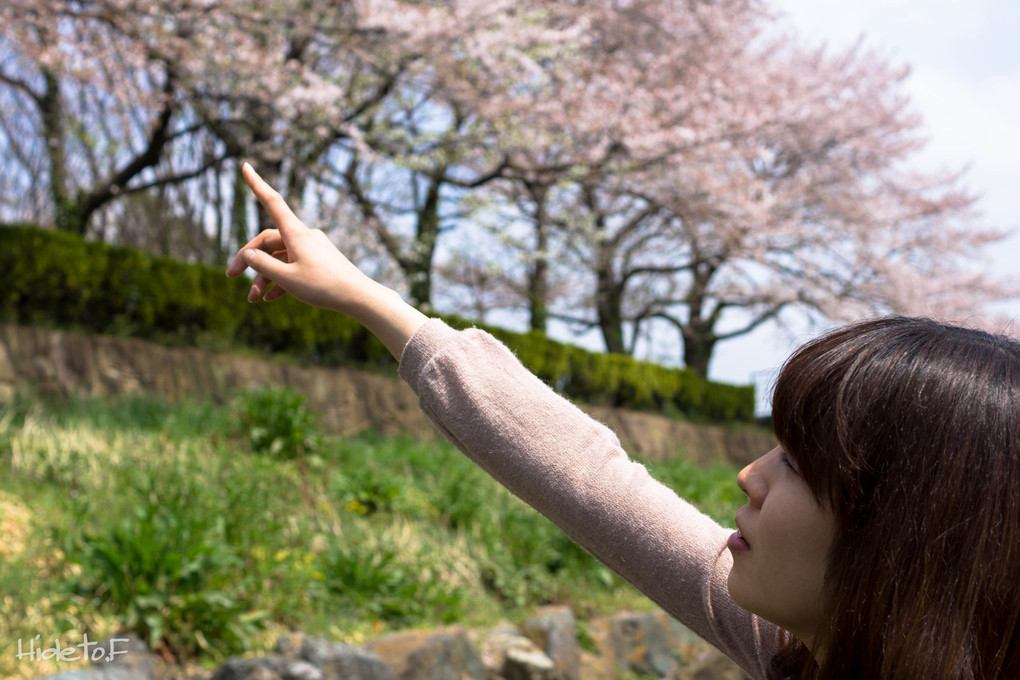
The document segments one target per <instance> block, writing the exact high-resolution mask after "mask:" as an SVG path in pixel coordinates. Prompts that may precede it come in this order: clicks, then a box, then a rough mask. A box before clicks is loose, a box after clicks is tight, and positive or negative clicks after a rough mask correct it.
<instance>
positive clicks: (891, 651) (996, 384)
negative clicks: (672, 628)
mask: <svg viewBox="0 0 1020 680" xmlns="http://www.w3.org/2000/svg"><path fill="white" fill-rule="evenodd" d="M772 417H773V425H774V428H775V434H776V437H777V439H778V440H779V442H780V444H781V445H782V446H783V447H784V448H785V449H786V450H787V451H788V452H789V454H790V456H791V457H792V458H793V459H794V461H795V463H796V465H797V467H798V470H799V471H800V473H801V475H802V476H803V478H804V480H805V482H806V483H807V485H808V486H809V487H810V488H811V490H812V491H813V493H814V494H815V497H816V498H817V499H818V500H819V502H820V503H822V504H823V505H825V506H827V507H828V508H830V509H831V511H832V513H833V516H834V518H835V521H836V526H837V529H836V537H835V539H834V541H833V544H832V546H831V548H830V551H829V562H828V568H827V572H826V582H825V591H824V597H825V602H824V611H825V616H824V623H823V624H822V629H821V630H819V631H818V634H817V635H816V640H821V641H822V643H823V645H824V647H823V649H824V650H825V653H824V656H823V658H822V660H821V662H820V663H819V664H818V665H815V663H814V661H813V660H812V658H811V653H810V652H809V651H808V650H807V649H806V648H805V647H804V646H803V645H802V644H800V643H796V642H792V643H789V644H787V645H785V646H784V647H783V648H782V649H781V650H780V652H779V653H778V654H777V655H776V657H775V658H774V659H773V668H772V670H771V671H770V675H771V676H773V677H784V676H786V677H795V678H827V679H830V678H831V679H834V678H840V679H843V678H868V679H871V680H875V679H880V678H897V679H904V680H908V679H909V680H913V679H919V680H920V679H923V680H949V679H953V680H962V679H964V678H967V679H975V680H993V679H1001V680H1005V679H1006V678H1011V679H1012V678H1020V345H1018V344H1017V343H1016V342H1014V341H1012V340H1009V339H1007V338H1004V337H1000V336H996V335H991V334H988V333H984V332H981V331H976V330H971V329H966V328H959V327H955V326H949V325H945V324H942V323H938V322H934V321H930V320H926V319H912V318H901V317H893V318H883V319H877V320H873V321H867V322H863V323H858V324H854V325H850V326H846V327H843V328H840V329H838V330H836V331H834V332H831V333H829V334H827V335H825V336H824V337H822V338H819V339H817V340H815V341H813V342H811V343H809V344H807V345H805V346H804V347H802V348H801V349H800V350H798V351H797V353H796V354H795V355H794V356H793V357H791V358H790V360H789V361H788V362H787V364H786V365H785V366H784V368H783V370H782V372H781V373H780V376H779V379H778V381H777V383H776V388H775V395H774V398H773V416H772Z"/></svg>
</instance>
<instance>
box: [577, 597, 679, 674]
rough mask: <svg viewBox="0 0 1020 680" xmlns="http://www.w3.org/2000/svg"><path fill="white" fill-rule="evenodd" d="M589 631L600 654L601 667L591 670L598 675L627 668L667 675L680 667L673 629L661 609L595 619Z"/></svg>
mask: <svg viewBox="0 0 1020 680" xmlns="http://www.w3.org/2000/svg"><path fill="white" fill-rule="evenodd" d="M667 620H668V619H667ZM588 632H589V635H590V637H591V638H592V641H593V642H594V643H595V645H596V647H597V648H598V653H599V656H600V657H601V664H600V666H601V667H599V668H591V669H590V670H591V671H592V672H595V673H598V675H599V677H606V673H618V672H627V671H634V672H636V673H642V674H645V675H654V676H658V677H665V676H667V675H670V674H671V673H672V672H673V671H674V670H675V669H676V667H677V656H676V650H675V647H674V644H675V636H674V632H673V631H672V630H671V629H670V627H668V626H667V625H664V620H663V619H660V614H659V612H638V613H635V612H625V613H622V614H617V615H616V616H613V617H610V618H608V619H595V620H593V621H592V622H591V623H590V625H589V629H588ZM610 677H611V675H610Z"/></svg>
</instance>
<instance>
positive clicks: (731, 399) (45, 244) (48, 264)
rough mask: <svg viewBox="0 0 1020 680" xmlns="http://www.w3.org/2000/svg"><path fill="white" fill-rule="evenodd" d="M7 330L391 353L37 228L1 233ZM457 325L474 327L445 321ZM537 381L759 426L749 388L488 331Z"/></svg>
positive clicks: (219, 274) (167, 263)
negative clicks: (12, 325)
mask: <svg viewBox="0 0 1020 680" xmlns="http://www.w3.org/2000/svg"><path fill="white" fill-rule="evenodd" d="M0 239H2V247H0V321H7V322H16V323H26V324H39V325H51V326H58V327H68V328H83V329H86V330H88V331H93V332H102V333H111V332H112V333H118V334H122V335H131V336H137V337H142V338H150V339H156V340H159V341H161V342H169V343H178V344H193V343H195V342H196V341H198V340H200V339H201V340H204V341H208V340H209V339H210V338H214V339H215V341H216V344H217V346H223V345H227V346H229V345H231V344H234V345H238V344H239V345H244V346H248V347H253V348H256V349H258V350H262V351H268V352H285V353H287V354H290V355H292V356H294V357H296V358H298V359H300V360H303V361H310V362H313V363H317V364H323V365H340V364H347V365H359V366H367V367H388V369H389V370H392V366H393V365H394V360H393V358H392V357H391V356H390V355H389V353H388V352H387V351H386V348H385V347H384V346H383V345H382V343H380V342H379V341H378V340H376V339H375V338H374V337H373V336H372V335H371V333H369V332H368V331H366V330H365V329H364V328H362V327H361V326H360V325H358V324H357V323H355V322H354V321H352V320H350V319H348V318H346V317H343V316H341V315H339V314H332V313H330V312H326V311H324V310H321V309H315V308H311V307H307V306H305V305H302V304H300V303H298V302H297V301H295V300H293V299H291V298H287V297H285V298H283V299H281V300H279V301H277V302H274V303H273V304H272V305H265V304H256V305H251V304H248V303H247V302H246V301H245V300H246V299H247V290H248V281H247V280H246V279H244V278H239V279H228V278H227V277H226V276H224V275H223V271H222V270H221V269H218V268H214V267H208V266H204V265H192V264H186V263H183V262H177V261H174V260H170V259H166V258H155V257H150V256H148V255H144V254H142V253H140V252H137V251H133V250H130V249H127V248H121V247H115V246H108V245H105V244H102V243H90V242H85V241H83V240H82V239H80V238H79V237H77V236H74V235H71V234H66V233H61V232H54V231H45V230H42V229H39V228H33V227H30V226H24V225H22V226H19V227H14V226H8V227H0ZM444 318H445V319H446V320H447V321H448V322H449V323H450V324H451V325H453V326H455V327H465V326H469V325H472V324H470V323H469V322H466V321H464V320H463V319H458V318H455V317H444ZM485 330H488V331H489V332H491V333H493V334H494V335H495V336H496V337H497V338H499V339H500V340H501V341H503V342H504V343H506V344H507V345H508V346H509V347H510V348H511V349H513V350H514V351H515V352H516V353H517V356H518V358H519V359H520V360H521V361H522V362H523V363H524V364H525V365H526V366H528V368H529V369H531V370H532V371H533V372H534V373H535V374H536V375H537V376H538V377H539V378H541V379H542V380H544V381H545V382H546V383H548V384H549V385H551V386H553V387H554V388H555V389H557V390H559V391H561V392H563V393H564V394H566V395H567V396H569V397H571V398H572V399H575V400H577V401H581V402H586V403H591V404H597V405H605V406H617V407H624V408H632V409H639V410H646V411H655V412H660V413H666V414H676V413H681V414H684V415H686V416H687V417H690V418H695V419H707V420H715V421H730V420H740V421H748V422H750V421H751V420H752V419H753V418H754V391H753V387H750V386H746V387H743V386H741V387H737V386H732V385H720V384H716V383H711V382H708V381H705V380H703V379H701V378H700V377H698V376H697V375H696V374H694V373H693V372H691V371H689V370H686V369H673V368H666V367H663V366H658V365H654V364H651V363H647V362H641V361H636V360H634V359H632V358H631V357H626V356H621V355H608V354H600V353H595V352H588V351H585V350H583V349H580V348H577V347H572V346H570V345H566V344H563V343H559V342H555V341H552V340H550V339H548V338H547V337H546V336H545V334H543V333H539V332H530V333H513V332H511V331H507V330H504V329H498V328H486V329H485Z"/></svg>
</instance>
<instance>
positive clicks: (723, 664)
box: [671, 642, 748, 680]
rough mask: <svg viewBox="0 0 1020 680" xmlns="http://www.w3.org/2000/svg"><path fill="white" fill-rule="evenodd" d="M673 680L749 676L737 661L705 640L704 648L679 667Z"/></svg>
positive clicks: (728, 679) (735, 679)
mask: <svg viewBox="0 0 1020 680" xmlns="http://www.w3.org/2000/svg"><path fill="white" fill-rule="evenodd" d="M671 680H748V677H747V674H746V673H744V671H743V669H741V668H740V666H738V665H737V664H736V662H734V661H733V660H732V659H730V658H729V657H728V656H726V655H725V654H723V653H722V652H720V651H719V650H718V649H716V648H715V647H712V646H711V645H709V644H708V643H707V642H703V643H702V650H701V651H700V652H699V653H698V654H697V655H696V656H695V657H694V658H693V659H691V660H690V661H689V662H688V663H686V664H684V666H683V667H682V668H679V669H677V672H676V673H675V674H674V675H673V676H672V677H671Z"/></svg>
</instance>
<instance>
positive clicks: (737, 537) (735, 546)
mask: <svg viewBox="0 0 1020 680" xmlns="http://www.w3.org/2000/svg"><path fill="white" fill-rule="evenodd" d="M726 547H727V548H729V549H730V550H732V551H733V552H748V551H750V550H751V546H750V545H748V543H747V541H745V540H744V537H743V536H742V535H741V533H740V530H739V529H737V530H736V531H734V532H733V533H732V534H730V537H729V539H727V540H726Z"/></svg>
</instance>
